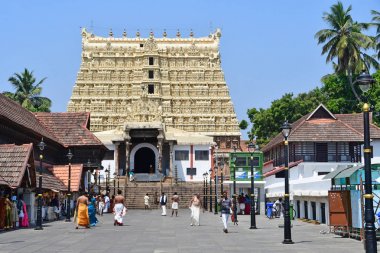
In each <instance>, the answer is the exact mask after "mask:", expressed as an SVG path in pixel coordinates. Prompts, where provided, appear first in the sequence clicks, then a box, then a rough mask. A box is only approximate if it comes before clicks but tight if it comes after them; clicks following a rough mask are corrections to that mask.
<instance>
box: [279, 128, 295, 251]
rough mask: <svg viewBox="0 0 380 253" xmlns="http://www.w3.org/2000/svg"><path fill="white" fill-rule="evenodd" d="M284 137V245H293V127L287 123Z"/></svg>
mask: <svg viewBox="0 0 380 253" xmlns="http://www.w3.org/2000/svg"><path fill="white" fill-rule="evenodd" d="M281 129H282V135H283V136H284V139H285V141H284V144H285V194H284V199H285V200H284V201H285V202H284V205H285V215H284V241H283V242H282V243H284V244H292V243H293V241H292V233H291V224H290V212H289V147H288V137H289V135H290V131H291V130H292V126H291V125H290V124H289V123H288V121H285V123H284V124H283V125H282V127H281Z"/></svg>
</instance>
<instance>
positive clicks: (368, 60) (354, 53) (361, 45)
mask: <svg viewBox="0 0 380 253" xmlns="http://www.w3.org/2000/svg"><path fill="white" fill-rule="evenodd" d="M351 10H352V7H351V5H350V6H349V7H348V8H347V9H346V10H345V9H344V7H343V4H342V3H341V2H338V3H337V4H334V5H332V6H331V8H330V11H331V12H330V13H328V12H325V13H324V14H323V19H324V20H325V21H326V23H327V24H328V26H329V28H328V29H322V30H320V31H318V32H317V33H316V34H315V38H316V39H317V40H318V44H324V45H323V47H322V55H324V54H327V57H326V62H333V61H334V60H335V59H336V60H337V62H336V63H335V62H333V64H334V67H335V71H336V72H337V73H339V74H344V75H346V76H347V77H348V82H349V84H350V87H351V90H352V92H353V94H354V95H355V97H356V98H357V99H358V100H359V101H360V97H359V95H358V93H357V91H356V89H355V87H354V85H353V81H352V80H353V76H354V75H355V74H358V73H360V71H361V70H363V69H366V70H369V69H370V67H371V66H374V67H376V68H377V67H378V63H377V61H376V60H375V59H374V58H373V57H371V56H369V55H368V54H366V53H365V51H366V50H367V49H370V48H373V47H374V45H375V43H374V38H373V37H370V36H367V35H365V34H363V33H362V30H364V29H367V28H368V24H364V23H358V22H355V21H354V20H353V19H352V17H351V15H350V12H351Z"/></svg>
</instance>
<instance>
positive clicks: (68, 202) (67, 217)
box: [66, 149, 74, 222]
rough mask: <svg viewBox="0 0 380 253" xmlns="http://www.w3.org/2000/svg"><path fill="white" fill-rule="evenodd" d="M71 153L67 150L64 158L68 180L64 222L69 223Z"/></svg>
mask: <svg viewBox="0 0 380 253" xmlns="http://www.w3.org/2000/svg"><path fill="white" fill-rule="evenodd" d="M73 156H74V155H73V153H71V150H70V149H69V152H68V153H67V155H66V157H67V159H69V178H68V183H67V202H66V221H67V222H70V217H71V205H70V199H71V159H72V158H73Z"/></svg>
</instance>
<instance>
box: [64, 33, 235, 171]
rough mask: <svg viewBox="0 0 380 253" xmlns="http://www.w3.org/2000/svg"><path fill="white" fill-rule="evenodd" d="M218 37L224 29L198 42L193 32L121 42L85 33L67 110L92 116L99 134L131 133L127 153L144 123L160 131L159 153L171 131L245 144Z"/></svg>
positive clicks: (229, 144)
mask: <svg viewBox="0 0 380 253" xmlns="http://www.w3.org/2000/svg"><path fill="white" fill-rule="evenodd" d="M220 37H221V31H220V30H219V29H217V30H216V31H215V32H214V33H211V34H210V35H209V36H207V37H199V38H196V37H194V34H193V32H191V33H190V36H189V37H188V38H182V37H181V34H180V32H179V31H178V32H177V34H176V37H175V38H168V37H167V34H166V32H164V33H163V35H162V37H161V38H156V37H155V36H154V34H153V32H150V34H149V37H148V38H142V37H140V33H139V32H137V33H136V36H135V37H133V38H130V37H127V34H126V32H125V31H124V33H123V35H122V37H121V38H115V37H114V34H113V32H112V30H111V31H110V33H109V37H99V36H96V35H94V34H93V33H90V32H88V31H86V29H82V62H81V66H80V69H79V73H78V76H77V80H76V83H75V86H74V89H73V93H72V96H71V99H70V101H69V104H68V111H69V112H83V111H86V112H91V131H93V132H102V131H110V130H114V129H119V130H122V131H125V133H126V135H124V137H125V145H126V149H127V154H128V147H129V146H128V145H131V144H130V142H131V139H133V138H134V137H133V136H132V135H133V134H135V132H134V133H132V134H131V133H130V130H131V129H135V130H136V129H137V130H138V129H139V126H140V128H141V129H147V128H149V129H152V128H154V129H157V130H158V132H157V133H158V134H154V135H155V136H153V137H154V138H157V139H155V140H153V142H152V143H153V144H154V145H156V143H157V147H161V148H162V147H163V145H164V144H165V138H166V137H165V132H166V131H167V129H169V128H170V129H176V130H178V131H181V132H192V133H197V134H199V135H203V136H210V137H213V140H214V142H216V143H217V144H218V146H219V147H220V148H227V149H228V148H232V147H233V146H234V145H237V146H239V145H240V141H239V140H240V129H239V126H238V125H239V124H238V120H237V118H236V114H235V111H234V107H233V103H232V101H231V97H230V94H229V90H228V87H227V85H226V81H225V78H224V73H223V71H222V68H221V61H220V52H219V42H220ZM157 126H158V127H157ZM135 135H136V134H135ZM136 136H140V137H141V136H142V134H140V135H139V134H137V135H136ZM144 136H145V135H144ZM136 138H137V137H136ZM142 141H143V140H142V139H141V142H142ZM189 141H191V140H189ZM113 142H114V143H115V141H114V140H113ZM154 142H155V143H154ZM132 145H134V144H132ZM170 150H172V146H171V148H170ZM123 152H125V151H123ZM160 152H162V151H160ZM160 154H161V153H160ZM126 163H127V166H126V167H128V157H127V162H126Z"/></svg>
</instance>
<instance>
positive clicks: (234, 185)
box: [232, 145, 238, 223]
mask: <svg viewBox="0 0 380 253" xmlns="http://www.w3.org/2000/svg"><path fill="white" fill-rule="evenodd" d="M236 148H237V147H236V145H234V153H236ZM232 160H233V164H234V169H233V172H234V173H233V175H234V181H233V190H234V193H233V195H232V203H233V216H234V222H235V223H237V222H238V220H237V199H236V197H237V195H236V154H234V156H233V157H232Z"/></svg>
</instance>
